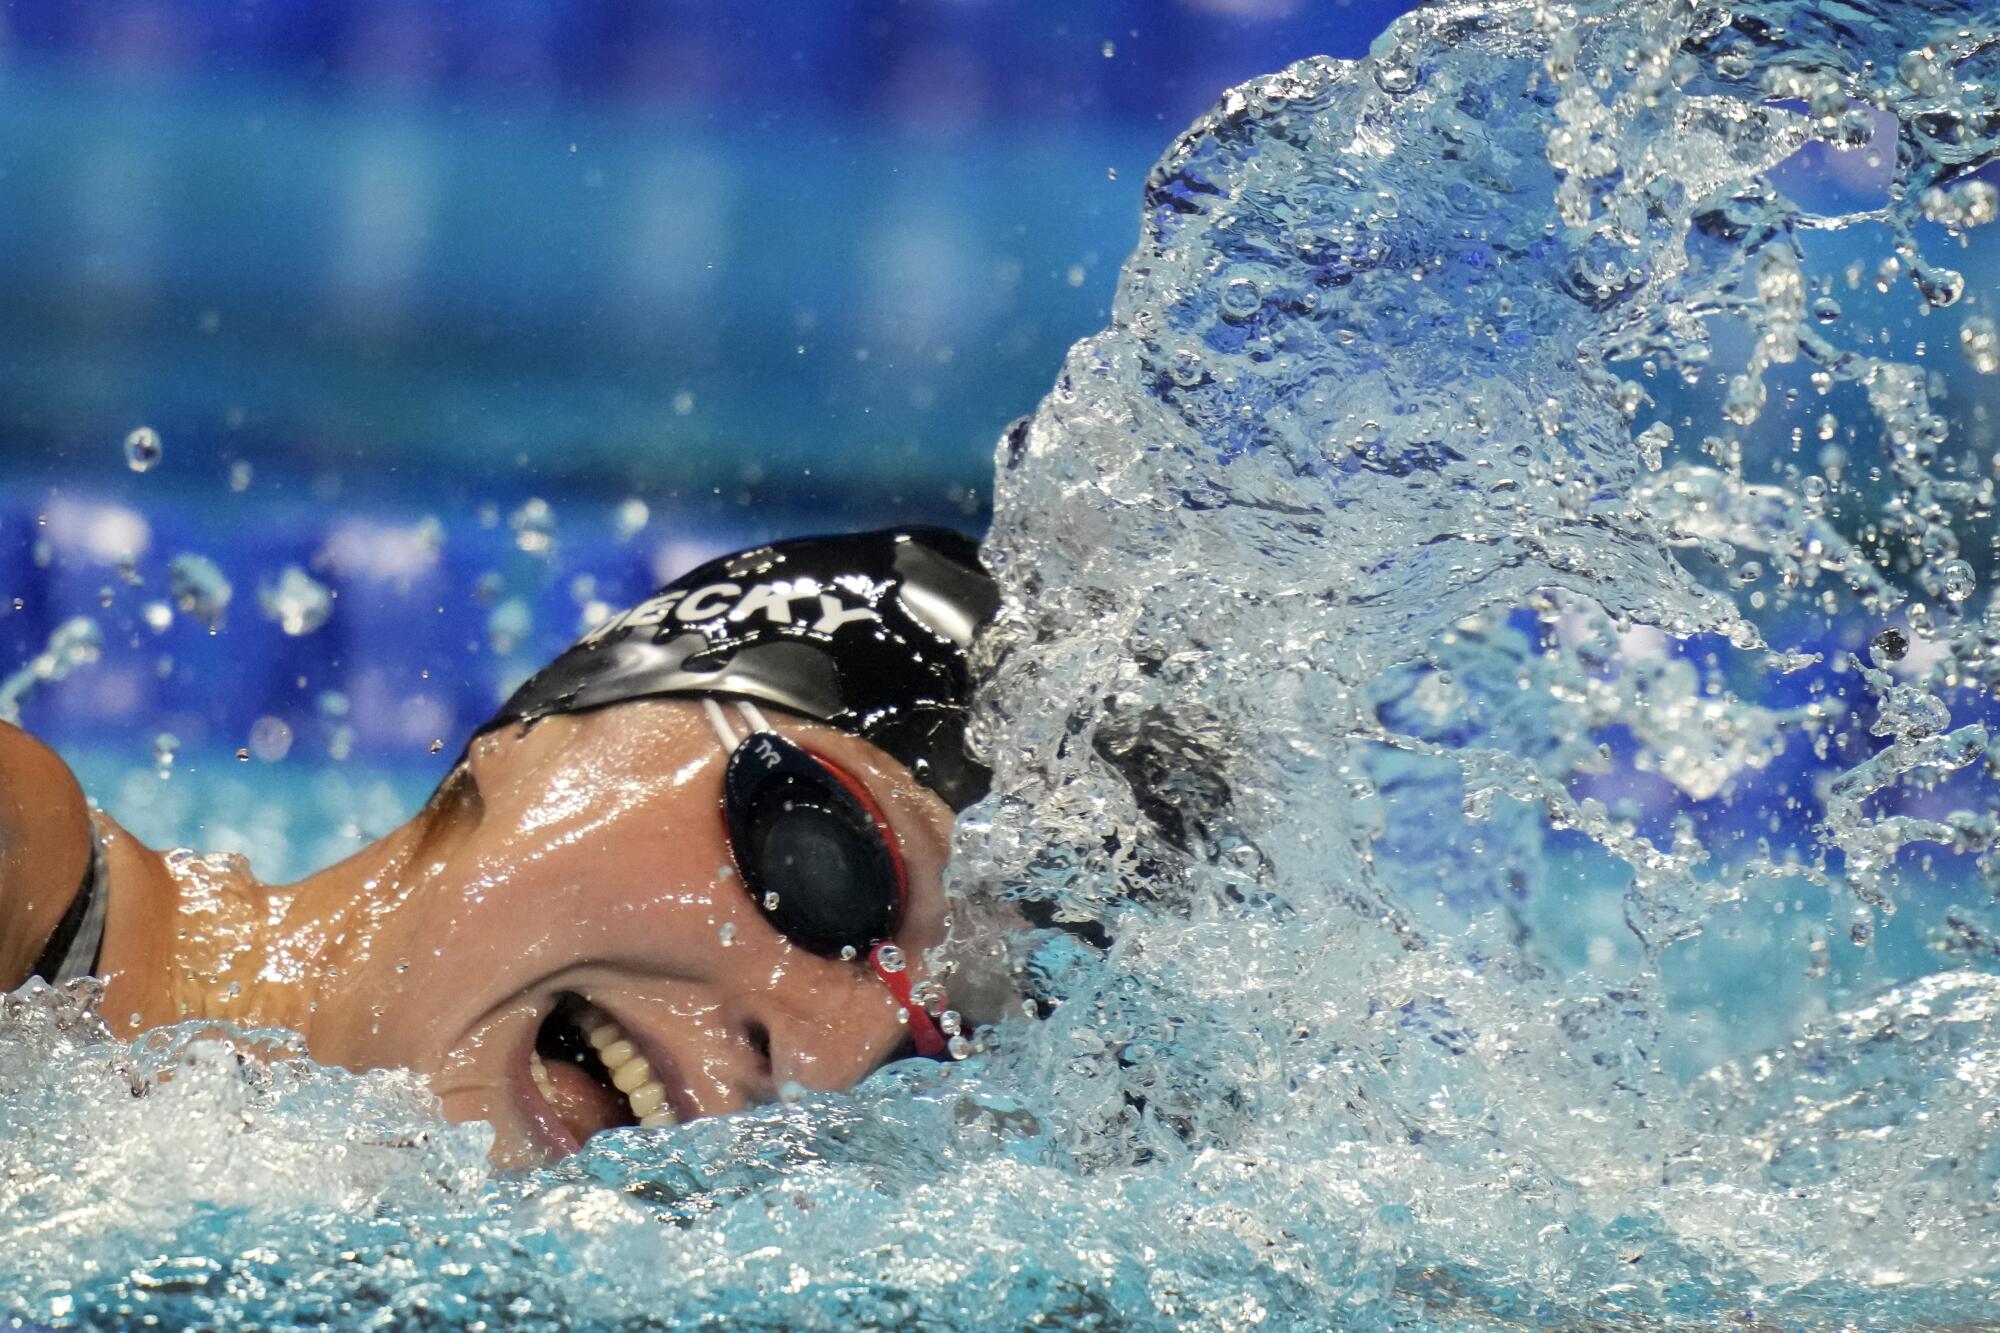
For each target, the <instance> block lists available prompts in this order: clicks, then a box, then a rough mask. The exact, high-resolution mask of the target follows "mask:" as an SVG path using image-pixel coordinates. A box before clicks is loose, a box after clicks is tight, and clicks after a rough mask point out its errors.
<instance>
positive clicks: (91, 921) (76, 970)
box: [28, 829, 104, 986]
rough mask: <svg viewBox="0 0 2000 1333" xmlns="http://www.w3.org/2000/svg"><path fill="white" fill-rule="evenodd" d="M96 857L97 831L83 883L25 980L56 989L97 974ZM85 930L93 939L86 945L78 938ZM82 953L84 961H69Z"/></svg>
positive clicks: (100, 936) (99, 888)
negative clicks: (74, 979) (46, 983)
mask: <svg viewBox="0 0 2000 1333" xmlns="http://www.w3.org/2000/svg"><path fill="white" fill-rule="evenodd" d="M99 854H100V851H99V847H98V843H97V831H96V830H95V829H92V830H91V834H90V861H89V863H88V864H86V865H85V866H84V868H83V882H82V883H81V884H79V885H77V889H76V897H74V898H72V899H71V900H70V904H69V908H68V909H67V910H66V911H64V913H63V914H62V920H60V921H58V922H56V930H55V934H53V935H51V936H49V942H48V943H47V944H46V945H44V946H43V947H42V953H41V956H40V957H39V958H37V959H35V966H34V968H33V969H32V970H31V971H30V972H29V973H28V975H29V976H31V977H40V978H41V979H42V980H43V981H46V982H48V983H49V984H50V985H51V986H56V985H61V984H62V983H63V982H65V981H68V980H71V979H72V978H74V977H80V976H88V975H89V974H91V973H93V972H95V971H96V970H97V962H98V955H99V954H100V953H101V952H102V951H103V946H104V909H103V905H102V904H101V903H100V902H99V897H100V896H101V895H102V893H103V891H104V883H103V876H102V875H100V874H99V872H98V859H99ZM86 930H88V931H90V932H91V934H92V936H93V938H91V939H89V940H87V941H86V940H83V939H81V938H80V937H81V936H82V935H83V934H84V932H85V931H86ZM80 946H81V947H80ZM86 950H87V951H88V953H89V957H88V959H83V958H72V957H71V954H72V953H81V952H84V951H86Z"/></svg>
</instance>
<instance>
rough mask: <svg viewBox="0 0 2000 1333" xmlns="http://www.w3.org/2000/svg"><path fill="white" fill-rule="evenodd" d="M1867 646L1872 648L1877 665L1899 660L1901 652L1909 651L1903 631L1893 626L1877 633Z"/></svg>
mask: <svg viewBox="0 0 2000 1333" xmlns="http://www.w3.org/2000/svg"><path fill="white" fill-rule="evenodd" d="M1868 646H1869V647H1870V648H1872V649H1874V651H1875V661H1876V663H1877V664H1878V665H1881V664H1886V663H1889V662H1900V661H1902V660H1903V654H1904V653H1907V652H1909V651H1910V641H1909V639H1908V638H1907V637H1905V636H1904V634H1903V631H1901V630H1899V629H1896V628H1894V627H1893V626H1892V627H1890V628H1889V629H1885V630H1883V631H1882V632H1881V633H1880V634H1877V635H1876V636H1875V637H1874V639H1873V640H1871V641H1870V642H1869V645H1868Z"/></svg>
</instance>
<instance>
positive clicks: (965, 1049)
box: [944, 1037, 972, 1060]
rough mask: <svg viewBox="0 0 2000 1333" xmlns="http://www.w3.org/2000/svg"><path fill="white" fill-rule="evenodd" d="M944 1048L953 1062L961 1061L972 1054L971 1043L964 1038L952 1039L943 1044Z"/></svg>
mask: <svg viewBox="0 0 2000 1333" xmlns="http://www.w3.org/2000/svg"><path fill="white" fill-rule="evenodd" d="M944 1048H945V1051H946V1052H947V1053H949V1054H950V1056H951V1058H952V1059H954V1060H963V1059H964V1058H965V1057H966V1056H968V1055H971V1054H972V1043H971V1042H969V1041H967V1040H966V1039H965V1038H964V1037H953V1038H952V1039H951V1040H950V1041H948V1042H946V1043H945V1044H944Z"/></svg>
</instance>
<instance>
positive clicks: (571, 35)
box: [0, 0, 1409, 872]
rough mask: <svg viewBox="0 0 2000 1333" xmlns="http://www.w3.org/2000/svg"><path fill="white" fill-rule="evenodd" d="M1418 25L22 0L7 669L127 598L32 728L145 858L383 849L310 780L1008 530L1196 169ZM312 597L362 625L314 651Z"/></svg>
mask: <svg viewBox="0 0 2000 1333" xmlns="http://www.w3.org/2000/svg"><path fill="white" fill-rule="evenodd" d="M1408 7H1409V6H1408V5H1406V4H1401V3H1384V2H1381V0H1372V2H1368V0H1356V2H1355V3H1351V4H1350V3H1335V2H1334V0H810V2H806V0H800V2H798V3H789V4H764V5H753V6H739V5H721V4H715V3H692V2H690V0H665V2H662V0H492V2H491V3H481V4H466V3H444V0H429V2H424V0H416V2H410V3H394V2H391V0H323V2H319V3H306V0H175V2H173V3H167V2H164V0H15V2H14V3H11V4H8V5H6V6H5V7H4V8H0V254H4V256H5V262H4V263H0V594H4V595H0V676H4V675H5V674H6V672H7V671H8V670H11V669H12V668H13V667H14V666H16V665H17V664H20V663H24V662H27V661H28V660H29V659H30V658H32V657H33V656H34V654H35V653H37V652H38V651H40V650H41V648H42V647H43V645H44V644H45V643H46V642H47V640H48V638H49V635H50V634H51V633H52V632H53V631H54V630H55V629H56V627H57V626H59V625H61V624H62V623H64V622H65V621H67V620H68V619H70V618H71V617H73V616H77V615H88V616H91V617H92V618H93V619H95V620H96V622H97V623H98V624H99V626H100V627H101V629H102V631H103V634H104V638H105V647H104V653H103V657H102V660H101V661H99V662H97V663H95V664H93V665H91V666H88V667H86V668H84V669H82V670H80V671H77V672H76V673H74V674H73V675H71V676H70V677H69V678H68V679H66V680H63V681H59V682H55V683H50V684H46V685H44V686H42V687H41V688H39V689H38V690H36V691H35V692H34V693H32V694H31V695H30V696H29V697H28V699H27V702H26V704H25V706H24V708H23V718H24V721H25V722H26V723H27V725H29V726H30V727H31V728H32V729H34V730H36V731H37V732H39V733H40V734H42V735H44V736H46V737H48V738H49V739H51V740H52V741H54V742H55V743H57V744H58V746H59V747H60V748H62V749H63V751H64V753H65V754H66V755H67V756H68V757H70V758H71V760H72V762H73V763H75V764H77V766H78V767H79V769H80V770H81V771H83V772H84V774H85V776H86V778H87V780H88V781H89V783H90V785H91V787H92V790H93V793H94V794H95V795H96V796H98V798H99V799H101V800H103V801H104V802H105V803H106V804H107V805H109V806H110V807H111V808H112V809H113V810H114V812H115V813H117V814H119V815H120V816H121V817H122V818H125V819H127V820H128V822H130V823H132V824H133V825H134V827H135V831H138V832H140V833H142V834H145V835H147V836H151V837H157V838H161V839H181V838H186V839H189V840H193V841H196V842H198V843H201V844H203V845H213V846H245V847H248V848H251V849H253V850H255V849H257V848H259V847H263V848H264V849H265V850H266V852H267V854H268V855H271V856H274V857H278V858H280V860H281V864H279V865H275V866H267V867H266V868H267V869H269V870H272V871H274V872H285V871H296V870H299V869H303V868H305V866H306V865H307V864H309V863H311V862H312V861H313V860H314V859H315V858H317V857H321V856H323V855H324V854H325V853H327V852H329V851H332V850H337V847H335V846H332V845H326V846H318V845H315V846H313V847H310V848H306V849H304V850H301V849H299V848H297V847H294V848H292V849H291V850H289V851H288V850H286V846H287V844H286V840H285V839H283V838H282V837H281V836H279V835H281V834H282V832H283V829H284V825H285V821H286V820H287V819H288V818H290V819H293V820H294V822H296V818H297V810H298V809H299V808H300V806H301V804H302V790H303V789H301V788H300V787H299V784H301V783H305V784H317V786H315V787H314V788H313V791H314V792H316V793H317V795H310V796H306V797H304V803H305V804H309V805H326V806H327V807H328V808H329V809H331V808H335V807H339V808H341V809H343V810H347V811H348V814H347V815H343V816H342V817H341V818H340V819H338V820H337V821H336V823H337V824H338V825H339V826H340V829H341V832H340V835H339V836H340V837H341V838H346V839H349V840H350V841H349V843H348V845H351V839H352V838H354V837H357V836H361V835H363V834H365V833H368V832H379V831H381V828H382V827H386V824H387V823H388V822H392V821H393V819H394V818H397V817H400V813H401V812H403V811H405V810H406V808H407V807H408V806H409V805H410V804H411V803H412V802H414V801H415V800H417V799H420V798H421V795H422V793H423V792H424V791H426V790H428V787H429V785H430V784H431V782H433V781H434V780H435V779H436V777H437V776H439V775H440V774H441V773H442V772H443V771H444V769H445V767H446V765H447V764H448V763H449V762H450V760H451V759H452V757H453V755H454V754H455V753H456V752H457V750H458V747H459V746H460V745H461V744H462V743H463V741H464V739H465V736H466V734H467V733H468V732H469V730H470V729H471V728H472V727H473V726H474V725H476V724H477V723H478V722H479V721H481V720H482V719H483V718H484V717H485V716H486V714H487V713H488V712H489V711H490V710H491V708H492V707H493V705H494V704H495V702H496V701H497V700H498V698H500V697H501V696H502V695H503V694H504V693H505V691H506V690H507V689H508V688H510V687H511V686H512V684H513V683H514V682H515V681H517V680H518V679H519V678H520V677H521V676H523V675H525V674H526V673H527V671H529V670H530V669H532V668H533V667H534V666H535V665H538V664H539V662H540V661H542V660H544V659H545V658H546V657H548V656H549V655H551V654H552V653H553V652H554V651H555V650H556V649H557V648H558V647H559V646H560V645H561V644H563V643H565V642H567V641H568V640H569V639H570V638H572V637H573V636H574V635H575V634H576V633H577V632H578V631H579V629H580V628H581V627H582V626H583V624H584V623H585V622H586V621H588V620H589V619H591V618H592V616H593V615H595V614H598V613H601V612H602V611H603V610H604V609H606V608H607V607H614V606H616V605H617V604H618V603H620V602H623V601H627V600H631V599H634V598H636V597H638V596H640V595H642V594H643V593H644V592H645V591H646V590H647V589H648V588H649V587H650V586H651V585H652V584H654V583H655V582H657V581H658V580H659V579H660V578H662V577H664V576H666V575H669V574H671V573H673V572H676V571H677V570H678V569H679V568H682V567H684V566H686V565H687V564H688V563H690V562H691V561H693V560H694V559H696V558H698V557H700V556H703V555H705V554H708V553H711V552H713V551H715V550H718V549H723V548H727V547H733V546H737V545H742V544H745V543H748V542H750V541H753V540H756V539H759V538H763V537H768V536H774V535H780V534H783V533H786V532H796V531H802V530H810V529H824V528H835V527H858V526H866V525H875V524H883V523H889V522H893V521H897V520H905V519H924V520H930V521H940V522H949V523H954V524H957V525H958V526H961V527H963V528H966V529H968V530H971V531H974V532H977V531H978V530H980V528H981V527H982V525H983V523H984V521H985V517H986V512H987V510H986V506H987V504H988V502H989V484H990V470H991V464H990V458H991V449H992V445H993V442H994V440H995V438H996V437H997V435H998V433H999V432H1000V430H1001V428H1002V427H1003V426H1004V425H1005V424H1006V422H1007V421H1009V420H1010V419H1011V418H1013V417H1014V416H1016V415H1019V414H1021V413H1023V412H1026V411H1029V410H1031V409H1032V408H1033V406H1034V404H1035V402H1036V400H1037V399H1038V398H1039V397H1040V396H1041V394H1042V393H1043V392H1044V391H1045V390H1046V389H1047V388H1048V386H1049V385H1050V383H1051V382H1052V381H1053V379H1054V376H1055V374H1056V372H1057V369H1058V367H1059V365H1060V362H1061V359H1062V355H1063V353H1064V351H1065V349H1066V348H1067V347H1068V346H1069V344H1070V343H1072V342H1073V341H1075V340H1076V339H1078V338H1080V337H1083V336H1085V335H1087V334H1089V333H1090V332H1092V331H1094V330H1095V329H1097V328H1098V327H1100V326H1101V325H1102V324H1103V322H1104V320H1105V318H1106V313H1107V308H1108V305H1109V302H1110V298H1111V294H1112V290H1113V287H1114V284H1115V281H1116V277H1117V272H1118V268H1119V265H1120V263H1121V262H1122V261H1123V259H1124V257H1125V255H1126V253H1127V252H1128V251H1129V249H1130V248H1131V245H1132V243H1133V241H1134V240H1135V238H1136V236H1137V229H1138V201H1139V192H1140V189H1141V186H1142V183H1143V180H1144V176H1145V173H1146V169H1147V168H1148V166H1149V165H1150V164H1151V162H1152V161H1153V159H1154V158H1156V157H1157V156H1158V155H1159V154H1160V153H1161V152H1162V151H1163V150H1164V149H1165V148H1166V147H1167V145H1168V144H1169V143H1170V142H1171V140H1172V139H1173V137H1174V136H1175V135H1176V134H1177V133H1178V132H1179V131H1180V130H1181V129H1182V128H1183V127H1184V126H1185V125H1186V124H1187V123H1188V122H1189V121H1191V120H1193V119H1194V118H1195V117H1196V116H1197V115H1199V114H1200V113H1201V112H1202V111H1204V110H1206V109H1207V108H1208V107H1209V106H1210V105H1211V104H1212V103H1213V102H1214V100H1215V99H1216V97H1217V96H1218V95H1219V94H1220V92H1221V91H1222V90H1223V89H1224V88H1225V87H1227V86H1229V85H1231V84H1233V83H1237V82H1240V81H1241V80H1243V79H1246V78H1249V77H1251V76H1254V75H1257V74H1260V73H1265V72H1268V71H1271V70H1274V69H1277V68H1280V67H1282V66H1283V65H1285V64H1287V63H1289V62H1291V61H1293V60H1296V59H1298V58H1301V57H1303V56H1307V55H1311V54H1320V53H1324V54H1332V55H1339V56H1355V55H1359V54H1361V53H1363V52H1364V51H1365V50H1366V48H1367V46H1368V44H1369V42H1370V41H1371V40H1372V39H1373V38H1374V37H1375V36H1376V35H1377V34H1378V33H1379V32H1380V31H1381V29H1382V28H1383V27H1384V26H1385V25H1386V24H1387V22H1388V21H1389V19H1390V18H1392V17H1393V16H1394V15H1395V14H1396V13H1398V12H1400V11H1401V10H1402V9H1404V8H1408ZM142 426H143V427H151V428H153V429H155V430H157V431H158V432H159V435H160V437H161V439H162V441H163V455H162V458H161V461H160V462H159V464H158V465H157V466H155V467H153V468H152V469H151V470H149V471H147V472H145V473H143V474H140V473H135V472H134V471H132V470H131V469H129V468H128V467H127V465H126V460H125V456H124V453H123V450H122V441H123V440H124V439H125V437H126V436H127V434H128V433H129V432H131V431H133V430H134V429H136V428H139V427H142ZM188 555H194V556H199V557H202V558H204V559H206V560H208V561H210V562H212V564H213V565H214V567H215V569H216V571H217V572H218V573H219V574H220V576H221V578H222V580H223V581H225V582H226V583H227V584H228V585H229V587H230V589H231V593H232V596H231V599H230V602H229V605H228V607H227V609H226V613H225V614H224V615H223V616H222V617H221V619H220V623H219V627H218V628H216V629H215V630H214V632H211V628H210V626H209V625H208V624H206V623H204V617H202V616H197V615H191V614H189V610H188V606H187V604H185V603H184V602H182V601H180V600H178V599H177V598H176V595H175V592H176V590H175V588H174V587H173V586H172V582H171V579H170V576H169V565H170V562H172V561H173V560H174V559H175V558H176V557H181V556H188ZM288 568H296V569H297V570H298V572H299V573H300V574H301V575H303V576H304V577H305V578H308V579H310V580H311V581H312V584H313V585H317V586H318V587H320V588H323V589H325V591H326V593H327V594H328V595H330V596H331V598H332V601H331V604H330V614H328V615H327V616H326V617H325V619H324V622H323V623H322V624H319V625H318V626H317V627H315V628H311V629H309V630H307V632H303V633H287V632H286V629H287V626H285V625H284V624H283V623H282V622H283V619H284V616H285V614H286V610H287V608H290V609H291V610H292V612H293V613H294V615H293V624H292V625H291V627H290V628H293V629H297V628H299V627H300V624H301V622H300V619H299V616H298V615H297V614H296V613H297V611H298V609H299V604H298V600H297V596H296V595H294V593H295V592H296V590H297V589H299V588H301V587H305V588H307V590H308V592H307V595H308V600H310V598H311V595H312V594H311V592H310V587H311V585H301V584H299V583H297V582H293V583H291V584H281V582H280V580H281V579H282V578H283V577H284V574H285V571H286V570H287V569H288ZM287 588H289V589H292V590H294V593H288V592H286V591H285V589H287ZM181 591H182V592H183V593H185V592H187V591H188V589H187V588H186V587H183V588H182V589H181ZM260 593H268V594H270V596H269V597H268V598H266V597H260ZM207 618H209V619H212V618H213V617H212V616H211V617H207ZM313 618H314V617H313V616H312V615H310V614H308V615H307V616H305V620H306V621H308V622H309V621H311V620H312V619H313ZM253 733H254V734H255V736H256V738H257V740H258V743H257V744H254V745H253V743H252V740H253ZM162 737H171V738H172V740H173V741H174V742H175V743H176V744H175V745H173V746H170V747H167V748H170V749H173V750H174V754H175V758H174V762H173V764H172V765H171V768H170V771H171V772H172V773H173V775H174V777H175V779H176V781H174V782H171V783H166V784H162V783H160V782H159V781H158V778H157V777H156V776H155V772H154V769H155V767H156V765H155V745H156V742H161V738H162ZM433 746H437V747H438V748H437V752H436V753H433V748H432V747H433ZM239 749H244V750H246V751H248V752H249V753H250V757H249V758H248V759H246V760H244V761H242V764H244V765H248V767H243V766H240V765H239V763H238V761H237V760H236V759H235V754H236V752H237V750H239ZM218 784H220V785H218ZM329 784H331V785H329ZM274 793H275V795H274ZM357 793H361V795H357ZM267 798H268V799H267ZM260 802H261V804H260ZM232 811H233V812H235V813H230V812H232ZM356 811H360V812H361V813H354V812H356ZM217 812H220V813H217ZM369 825H374V826H375V827H367V826H369ZM295 831H296V830H295ZM329 836H332V835H329ZM298 841H299V840H298V839H293V840H292V842H298ZM305 841H306V842H308V843H315V844H317V843H321V842H324V839H322V838H319V837H318V835H314V836H313V837H311V838H307V839H305ZM336 841H338V839H336Z"/></svg>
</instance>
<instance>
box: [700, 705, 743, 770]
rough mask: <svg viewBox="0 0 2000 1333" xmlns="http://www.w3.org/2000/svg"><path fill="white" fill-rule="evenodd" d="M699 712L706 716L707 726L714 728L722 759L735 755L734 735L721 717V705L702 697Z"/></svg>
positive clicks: (727, 722)
mask: <svg viewBox="0 0 2000 1333" xmlns="http://www.w3.org/2000/svg"><path fill="white" fill-rule="evenodd" d="M701 711H702V712H704V713H706V714H707V715H708V725H709V726H711V727H714V728H715V738H716V739H717V740H719V741H721V742H722V753H723V755H724V757H727V756H729V755H732V754H734V753H736V733H735V732H734V731H732V730H730V728H729V719H728V718H726V717H724V716H723V715H722V705H720V704H718V703H716V702H715V700H713V699H710V698H707V697H704V698H703V699H702V701H701Z"/></svg>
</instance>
